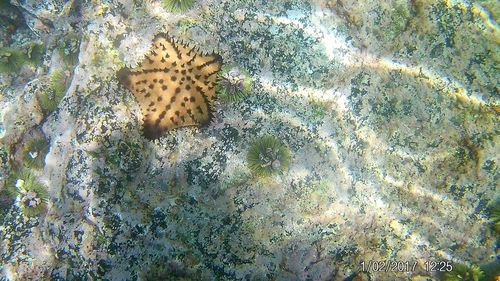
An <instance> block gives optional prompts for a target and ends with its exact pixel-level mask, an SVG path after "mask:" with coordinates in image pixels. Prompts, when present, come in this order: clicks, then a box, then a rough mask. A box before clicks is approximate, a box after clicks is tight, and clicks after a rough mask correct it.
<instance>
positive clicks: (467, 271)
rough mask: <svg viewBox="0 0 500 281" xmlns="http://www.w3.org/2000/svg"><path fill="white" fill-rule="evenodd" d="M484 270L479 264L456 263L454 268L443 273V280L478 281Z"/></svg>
mask: <svg viewBox="0 0 500 281" xmlns="http://www.w3.org/2000/svg"><path fill="white" fill-rule="evenodd" d="M483 275H484V272H483V271H482V270H481V268H480V267H479V266H477V265H471V266H468V265H465V264H461V263H454V264H453V269H452V270H451V271H449V272H446V273H444V274H443V275H441V278H440V279H441V280H442V281H478V280H481V278H482V277H483Z"/></svg>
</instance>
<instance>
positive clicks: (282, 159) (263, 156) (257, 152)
mask: <svg viewBox="0 0 500 281" xmlns="http://www.w3.org/2000/svg"><path fill="white" fill-rule="evenodd" d="M247 163H248V167H249V168H250V170H252V172H253V173H254V174H256V175H258V176H264V177H266V176H270V175H273V174H279V173H282V172H283V171H284V170H285V169H286V168H287V167H288V165H289V164H290V151H289V150H288V148H287V147H286V146H285V145H284V144H283V143H282V142H281V141H280V140H278V139H277V138H275V137H272V136H264V137H261V138H259V139H257V140H256V141H255V142H254V143H252V145H251V146H250V148H249V149H248V153H247Z"/></svg>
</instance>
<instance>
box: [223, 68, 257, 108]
mask: <svg viewBox="0 0 500 281" xmlns="http://www.w3.org/2000/svg"><path fill="white" fill-rule="evenodd" d="M251 88H252V77H251V76H250V73H249V72H248V71H247V70H245V69H243V68H241V67H238V66H234V65H227V66H224V67H223V68H222V69H221V72H220V73H219V75H218V76H217V96H218V98H219V99H220V100H222V101H237V100H239V99H241V98H243V97H244V96H246V95H247V94H248V93H249V92H250V90H251Z"/></svg>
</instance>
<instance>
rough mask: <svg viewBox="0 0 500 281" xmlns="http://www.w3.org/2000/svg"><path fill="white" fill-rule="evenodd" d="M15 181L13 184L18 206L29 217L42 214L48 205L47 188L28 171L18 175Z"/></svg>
mask: <svg viewBox="0 0 500 281" xmlns="http://www.w3.org/2000/svg"><path fill="white" fill-rule="evenodd" d="M14 179H15V180H14V182H13V183H12V184H14V188H15V190H16V193H17V197H16V205H17V206H18V207H19V208H21V210H22V211H23V213H24V214H25V215H26V216H28V217H34V216H37V215H38V214H40V213H41V212H42V211H43V209H44V208H45V206H46V203H47V191H46V189H45V186H43V185H42V184H41V183H40V182H38V181H37V180H36V178H35V177H34V176H33V175H32V174H31V173H30V172H28V171H23V172H21V173H19V174H17V175H16V176H15V177H14Z"/></svg>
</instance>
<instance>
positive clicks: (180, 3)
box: [161, 0, 196, 13]
mask: <svg viewBox="0 0 500 281" xmlns="http://www.w3.org/2000/svg"><path fill="white" fill-rule="evenodd" d="M195 2H196V0H162V1H161V3H162V4H163V7H165V9H167V10H169V11H170V12H174V13H180V12H185V11H187V10H189V9H190V8H191V7H192V6H193V4H194V3H195Z"/></svg>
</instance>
